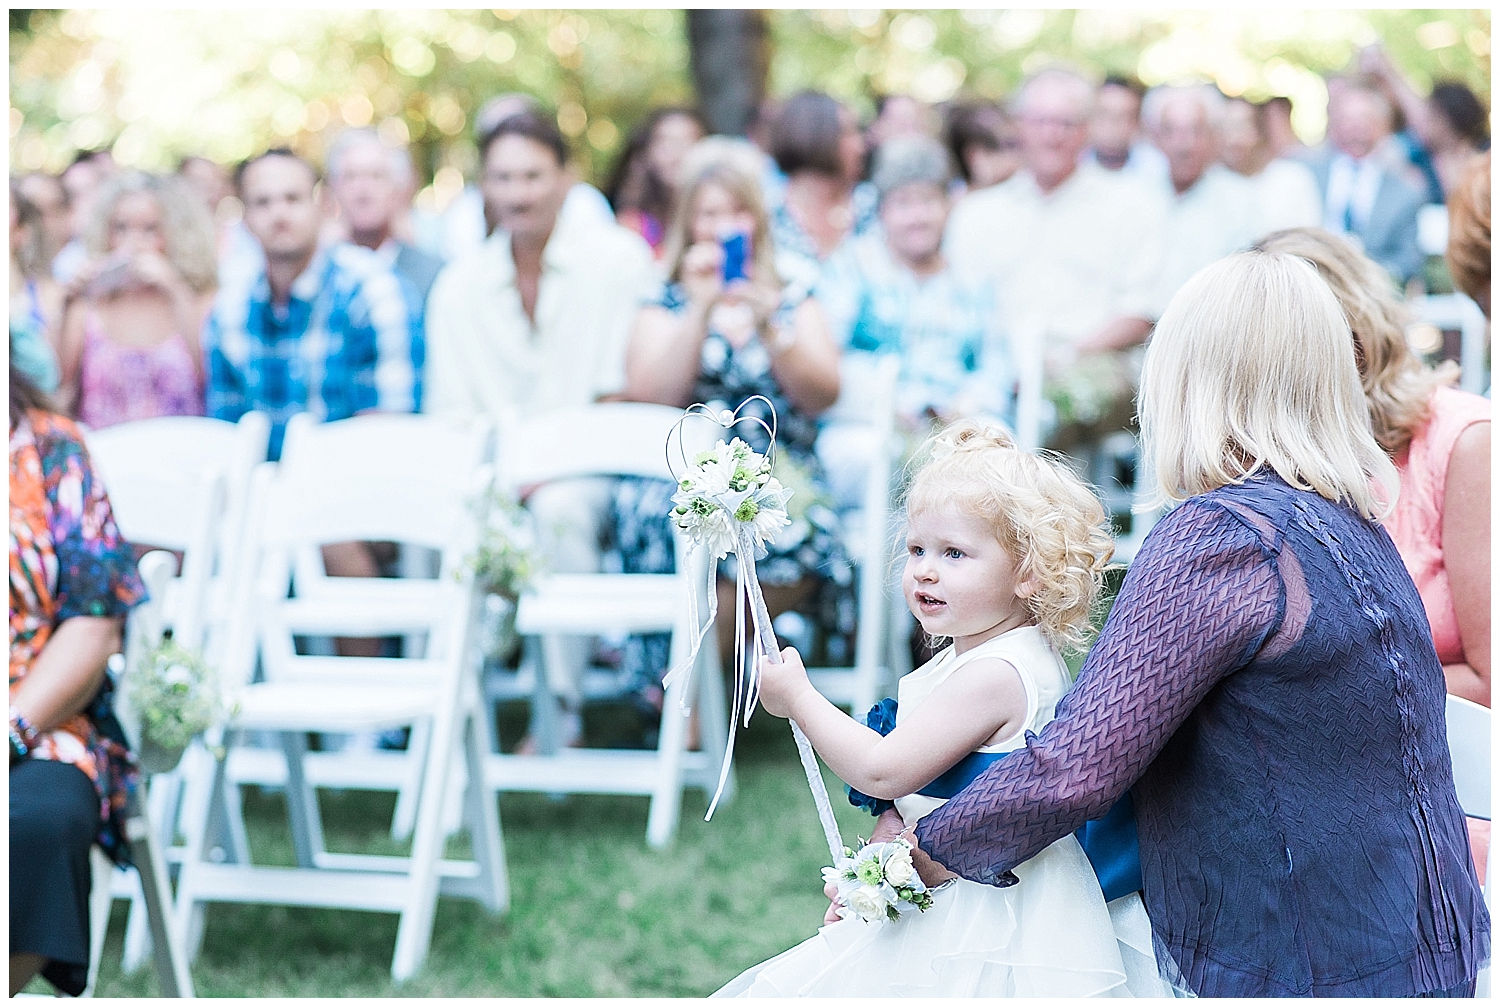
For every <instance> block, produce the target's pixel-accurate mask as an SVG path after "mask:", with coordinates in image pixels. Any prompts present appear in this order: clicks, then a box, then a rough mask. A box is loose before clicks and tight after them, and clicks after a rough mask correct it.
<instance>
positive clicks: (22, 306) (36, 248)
mask: <svg viewBox="0 0 1500 1007" xmlns="http://www.w3.org/2000/svg"><path fill="white" fill-rule="evenodd" d="M42 240H43V234H42V214H41V211H40V210H38V209H37V207H36V204H34V203H32V202H31V200H29V199H27V198H26V197H25V196H24V195H22V194H21V190H20V186H18V185H17V184H16V181H15V180H14V179H12V180H11V183H10V359H11V362H12V363H14V364H15V365H16V366H17V367H19V368H20V369H21V370H23V371H25V372H26V373H27V375H29V376H30V378H31V380H32V382H33V383H34V384H36V385H37V386H38V387H39V388H41V389H42V390H43V391H44V392H47V393H48V394H51V393H52V392H54V391H56V390H57V381H58V368H57V352H56V351H55V350H54V349H53V340H52V333H51V330H52V328H53V326H55V325H56V324H57V320H58V318H59V317H60V316H61V314H62V290H61V289H60V288H59V287H58V285H57V284H56V283H55V282H54V281H53V279H52V276H51V275H50V273H48V272H46V271H45V270H44V269H43V268H42V265H41V262H42Z"/></svg>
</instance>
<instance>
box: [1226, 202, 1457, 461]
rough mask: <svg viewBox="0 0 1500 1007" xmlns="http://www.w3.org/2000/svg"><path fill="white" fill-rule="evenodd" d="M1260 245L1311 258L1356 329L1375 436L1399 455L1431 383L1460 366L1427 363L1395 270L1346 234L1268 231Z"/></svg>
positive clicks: (1428, 404)
mask: <svg viewBox="0 0 1500 1007" xmlns="http://www.w3.org/2000/svg"><path fill="white" fill-rule="evenodd" d="M1255 248H1256V249H1257V250H1258V251H1262V252H1284V253H1285V254H1287V255H1295V256H1297V257H1298V258H1301V259H1306V260H1307V261H1308V262H1311V263H1312V264H1313V268H1315V269H1316V270H1317V271H1318V275H1319V276H1321V277H1322V278H1323V282H1324V283H1327V284H1328V288H1329V289H1330V290H1332V291H1333V296H1334V297H1337V298H1338V299H1339V304H1340V306H1342V308H1343V309H1344V319H1345V320H1346V321H1347V322H1348V323H1349V328H1350V329H1351V330H1352V331H1353V333H1354V343H1355V363H1356V364H1357V365H1358V366H1359V375H1360V383H1361V384H1362V385H1363V386H1364V390H1365V398H1366V399H1367V400H1368V401H1369V404H1370V425H1371V427H1372V428H1373V429H1374V431H1375V440H1377V441H1379V442H1380V446H1381V447H1383V448H1385V450H1386V453H1387V454H1389V455H1392V456H1394V455H1396V454H1399V453H1400V451H1401V449H1402V448H1404V447H1406V445H1407V444H1408V443H1410V442H1411V438H1412V435H1413V434H1414V433H1416V431H1417V430H1418V428H1420V427H1421V426H1422V424H1423V423H1425V422H1426V421H1427V417H1428V415H1429V413H1430V412H1431V409H1432V391H1433V389H1434V388H1436V387H1437V386H1438V385H1439V384H1451V383H1452V381H1453V380H1454V379H1455V378H1457V377H1458V366H1457V365H1456V364H1454V363H1452V362H1451V361H1449V362H1447V363H1445V364H1444V365H1443V366H1442V367H1440V368H1438V369H1437V370H1435V371H1434V370H1432V369H1430V368H1427V367H1424V366H1423V365H1422V361H1421V359H1420V358H1419V357H1418V356H1417V355H1416V354H1415V353H1413V352H1412V351H1411V347H1410V345H1409V344H1408V343H1407V341H1406V327H1407V325H1408V323H1409V322H1410V321H1411V319H1410V316H1409V315H1408V314H1407V311H1406V308H1405V306H1404V305H1402V303H1401V302H1400V301H1398V300H1397V299H1396V292H1395V290H1394V289H1393V288H1392V286H1391V279H1390V276H1389V275H1388V274H1387V273H1386V271H1385V270H1384V269H1383V268H1382V267H1381V266H1380V264H1379V263H1377V262H1375V261H1374V260H1373V259H1370V258H1368V257H1366V256H1365V255H1364V254H1363V253H1361V252H1360V251H1359V249H1357V248H1355V247H1354V245H1353V244H1352V243H1351V242H1350V241H1348V240H1347V239H1345V238H1342V237H1340V236H1338V235H1336V234H1330V233H1329V232H1327V231H1321V230H1318V229H1316V228H1311V227H1295V228H1292V229H1291V230H1287V231H1276V232H1275V233H1273V234H1268V235H1266V236H1265V237H1264V238H1262V239H1261V240H1260V241H1259V242H1257V243H1256V245H1255Z"/></svg>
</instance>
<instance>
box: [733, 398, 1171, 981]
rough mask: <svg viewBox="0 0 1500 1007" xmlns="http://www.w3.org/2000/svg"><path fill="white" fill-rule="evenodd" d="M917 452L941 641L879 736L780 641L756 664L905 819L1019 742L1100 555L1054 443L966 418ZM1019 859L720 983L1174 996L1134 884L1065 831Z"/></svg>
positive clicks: (1064, 683)
mask: <svg viewBox="0 0 1500 1007" xmlns="http://www.w3.org/2000/svg"><path fill="white" fill-rule="evenodd" d="M923 453H924V454H926V455H927V458H926V460H925V462H924V463H923V464H922V466H921V468H920V470H919V471H918V472H917V475H916V477H915V479H914V481H913V483H912V486H911V489H910V491H909V492H908V494H907V498H906V519H907V526H906V568H905V571H904V574H903V576H902V587H903V590H904V592H905V595H906V603H907V605H908V606H909V607H910V608H911V611H912V613H913V614H914V615H915V616H916V618H917V620H918V621H919V622H920V623H921V625H922V628H923V630H925V631H926V632H927V633H928V634H929V635H931V636H933V637H940V638H946V639H948V640H951V644H950V645H949V646H948V647H947V648H946V649H944V650H943V651H941V652H940V653H939V654H938V655H937V656H936V657H934V658H933V659H932V660H931V661H929V662H927V664H925V665H923V666H922V667H920V668H918V669H917V670H916V671H914V672H912V673H911V674H909V675H907V676H906V677H905V678H903V679H902V680H901V683H900V686H899V689H898V693H899V695H898V704H897V706H896V709H895V715H894V718H893V719H894V727H893V729H890V730H889V733H888V734H884V735H882V733H880V732H879V731H877V730H876V729H874V727H873V726H872V727H867V726H865V725H863V724H860V723H858V722H856V721H855V720H853V719H851V718H850V717H848V716H846V715H845V714H844V713H842V712H841V711H840V710H838V709H837V708H835V707H834V706H833V705H832V704H831V703H829V702H828V701H827V700H826V699H824V698H823V697H822V696H821V695H819V694H818V692H817V690H816V689H814V688H813V687H812V685H811V684H810V683H809V681H808V678H807V673H806V671H805V670H804V668H803V665H802V660H801V657H800V656H799V655H798V654H797V652H796V651H795V650H794V649H792V648H787V649H786V650H785V651H783V661H784V663H782V664H773V663H771V662H769V661H767V662H766V663H764V664H763V665H762V675H763V678H762V680H761V693H760V700H761V704H762V705H763V706H764V707H765V708H766V710H767V712H769V713H772V714H774V715H775V716H778V717H790V718H792V719H794V720H795V721H796V722H797V723H798V724H799V725H801V727H802V729H803V730H804V731H805V732H806V733H807V736H808V738H809V739H810V740H811V741H812V744H813V747H814V748H816V749H817V751H818V753H819V754H820V755H821V756H822V757H823V759H824V761H826V762H827V763H828V765H829V766H830V767H831V768H832V769H833V770H834V772H836V773H837V774H838V775H839V776H840V777H841V778H842V779H843V780H844V781H845V782H847V783H848V784H849V785H850V787H851V788H852V789H854V790H857V791H862V792H863V794H851V798H862V797H863V795H865V794H867V795H870V797H872V798H874V799H875V801H876V803H878V802H880V801H887V802H894V805H895V808H896V810H897V811H898V812H899V813H900V815H901V816H902V818H903V820H904V821H905V824H906V825H907V826H908V827H911V826H914V825H915V824H916V822H917V820H918V819H920V818H921V817H922V816H923V815H925V814H927V813H928V812H930V811H932V810H933V809H935V808H937V807H939V806H941V805H942V804H943V803H944V800H945V798H944V796H941V795H938V796H930V795H929V794H930V792H931V791H933V790H935V789H936V790H939V791H941V787H940V786H939V784H941V783H942V781H943V780H944V779H947V778H948V777H950V776H952V775H954V774H959V775H962V771H963V769H964V765H965V762H966V760H967V761H978V762H983V763H985V764H987V763H988V762H990V761H993V760H994V759H996V758H999V757H1001V756H1003V755H1004V754H1005V753H1008V752H1010V751H1012V750H1014V749H1018V748H1024V747H1025V745H1026V744H1027V737H1028V735H1030V734H1032V733H1033V732H1037V731H1040V730H1041V729H1042V725H1044V724H1045V723H1047V721H1049V720H1051V719H1052V716H1053V710H1054V708H1055V707H1056V705H1057V702H1058V700H1060V699H1061V698H1062V697H1063V694H1064V693H1066V692H1067V691H1068V687H1069V685H1070V684H1071V676H1070V675H1069V673H1068V668H1067V665H1066V664H1065V663H1064V662H1063V658H1062V656H1061V652H1062V651H1064V650H1072V649H1077V648H1079V647H1081V646H1082V645H1083V644H1084V643H1085V642H1086V640H1087V637H1088V633H1089V630H1090V616H1091V615H1092V614H1093V612H1094V608H1095V605H1096V603H1097V601H1098V598H1099V589H1100V586H1101V581H1102V575H1103V571H1104V567H1105V564H1106V563H1107V562H1108V561H1109V558H1110V556H1111V555H1112V553H1113V543H1112V541H1111V538H1110V535H1109V531H1108V526H1107V524H1106V518H1105V513H1104V509H1103V507H1102V506H1101V505H1100V503H1099V501H1098V500H1097V499H1096V498H1095V496H1094V494H1093V493H1092V492H1090V490H1089V489H1088V487H1087V486H1085V485H1084V484H1083V483H1082V482H1081V481H1080V480H1079V479H1078V477H1077V476H1076V475H1074V474H1073V472H1072V470H1071V469H1069V468H1068V467H1067V465H1066V464H1064V463H1063V462H1062V461H1060V460H1058V459H1055V458H1052V457H1046V456H1041V455H1035V454H1030V453H1027V452H1025V451H1022V450H1021V449H1020V448H1018V447H1017V446H1016V444H1015V441H1014V440H1013V439H1012V438H1011V436H1010V434H1009V433H1008V432H1006V430H1005V429H1004V428H1003V427H1000V426H998V425H996V424H993V423H988V422H985V421H979V420H966V421H963V422H960V423H957V424H955V425H953V426H951V427H949V428H948V429H946V430H945V431H943V432H942V433H940V434H938V435H937V436H936V437H935V438H933V439H932V440H931V441H929V443H928V445H927V446H926V448H925V449H924V452H923ZM888 702H889V701H888ZM876 719H878V715H877V711H872V717H871V720H872V721H874V720H876ZM888 719H889V718H888ZM879 726H881V727H888V728H889V727H890V725H889V724H881V725H879ZM942 793H943V794H946V796H952V795H951V793H947V792H946V791H942ZM1016 875H1017V877H1019V879H1020V883H1019V884H1016V885H1013V886H1011V887H1008V888H998V887H994V886H991V885H983V884H977V883H975V882H972V881H966V880H962V879H957V878H955V879H953V880H952V881H951V883H945V884H944V885H943V886H942V887H941V888H939V889H937V890H936V891H935V892H934V895H933V899H934V901H933V905H932V907H931V908H930V909H928V910H926V911H925V912H922V913H910V914H907V915H905V916H903V917H902V918H901V919H900V920H897V921H893V922H889V923H881V924H869V923H865V922H864V921H863V920H861V919H860V918H858V917H857V916H855V915H849V916H848V918H846V919H843V920H841V921H840V922H837V923H832V924H830V925H828V926H825V927H824V928H822V929H821V930H820V931H819V932H818V934H817V935H816V936H814V937H812V938H810V939H809V940H807V941H804V942H803V943H802V944H799V945H798V946H796V947H794V948H792V949H791V950H790V951H787V952H785V953H783V954H781V955H778V956H777V957H775V958H772V959H771V960H770V961H767V962H764V963H762V964H761V965H758V966H755V967H754V968H752V969H750V970H749V971H747V972H745V973H743V974H742V975H740V976H739V977H738V978H736V979H735V980H733V981H732V982H730V983H729V985H727V986H726V987H724V989H722V990H720V991H719V994H718V995H720V996H971V997H972V996H1065V997H1073V996H1098V995H1109V996H1122V995H1123V996H1132V995H1136V996H1144V995H1158V996H1159V995H1169V994H1170V990H1169V989H1168V988H1167V987H1166V986H1165V985H1164V984H1163V983H1162V982H1161V980H1160V979H1159V978H1158V977H1157V972H1156V968H1155V963H1154V960H1153V957H1152V945H1151V936H1150V923H1149V921H1148V919H1147V917H1146V914H1145V910H1144V908H1143V906H1142V905H1141V903H1140V899H1139V897H1138V896H1136V895H1131V896H1129V898H1128V899H1126V898H1122V899H1120V900H1118V901H1117V902H1115V903H1112V904H1110V905H1108V906H1106V903H1105V898H1104V894H1103V891H1102V890H1101V888H1100V883H1099V881H1098V880H1097V878H1096V876H1095V872H1094V870H1093V869H1092V868H1091V867H1090V863H1089V860H1088V859H1087V858H1086V857H1085V855H1084V852H1083V849H1082V848H1081V847H1080V846H1079V843H1078V840H1077V839H1076V838H1075V837H1074V836H1073V835H1068V836H1065V837H1064V838H1062V839H1060V840H1058V841H1057V842H1055V843H1053V844H1052V845H1050V846H1049V847H1047V848H1046V849H1044V850H1043V851H1042V852H1041V853H1039V854H1038V855H1037V856H1035V857H1033V858H1032V859H1031V860H1029V861H1027V862H1026V863H1025V864H1022V865H1021V866H1020V867H1018V868H1017V869H1016Z"/></svg>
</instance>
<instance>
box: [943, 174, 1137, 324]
mask: <svg viewBox="0 0 1500 1007" xmlns="http://www.w3.org/2000/svg"><path fill="white" fill-rule="evenodd" d="M1164 202H1165V201H1164V200H1163V199H1162V198H1161V195H1160V193H1159V192H1156V191H1153V190H1152V189H1151V188H1149V187H1147V186H1145V185H1142V184H1139V183H1136V182H1133V181H1130V180H1128V179H1121V178H1118V177H1115V176H1111V175H1110V174H1109V173H1107V172H1105V171H1104V170H1103V169H1102V168H1100V167H1098V166H1097V165H1093V164H1085V165H1081V166H1080V167H1079V168H1078V169H1077V170H1076V171H1075V172H1074V173H1073V174H1072V175H1070V176H1069V177H1068V179H1067V181H1065V182H1063V184H1062V185H1060V186H1058V187H1057V188H1056V189H1054V190H1053V191H1052V192H1050V193H1043V192H1042V191H1041V189H1040V188H1038V186H1037V184H1036V181H1035V179H1033V178H1032V176H1031V174H1030V172H1021V173H1018V174H1017V175H1016V176H1015V177H1013V178H1011V179H1009V180H1008V181H1005V182H1002V183H1001V184H1000V185H996V186H992V187H991V188H988V189H981V190H980V191H978V192H975V193H971V194H970V195H968V196H966V197H964V199H963V201H962V202H960V203H959V204H958V206H957V207H955V208H954V211H953V215H952V217H951V218H950V219H949V222H948V232H947V235H946V239H945V242H944V247H945V250H946V252H947V254H948V257H949V259H950V261H951V262H952V263H953V265H954V266H955V267H957V268H960V269H966V270H974V271H977V272H979V273H980V274H982V275H989V276H991V277H993V278H994V280H995V283H996V301H997V303H998V304H999V305H1000V309H1001V310H1002V311H1004V312H1005V313H1006V328H1008V329H1010V330H1011V331H1012V332H1015V333H1017V334H1018V335H1023V336H1024V335H1025V334H1035V335H1039V336H1041V337H1042V338H1043V339H1044V341H1045V344H1046V345H1049V346H1052V347H1057V346H1060V345H1072V344H1073V343H1076V342H1078V341H1079V340H1081V339H1084V338H1086V337H1088V336H1090V335H1092V334H1093V333H1095V332H1097V331H1098V330H1099V329H1100V328H1102V327H1103V326H1104V325H1105V324H1106V323H1108V322H1110V321H1111V320H1113V319H1115V318H1120V317H1138V318H1150V317H1153V311H1154V295H1155V287H1156V283H1157V273H1158V271H1159V269H1160V264H1161V255H1162V226H1163V216H1164V213H1165V206H1164Z"/></svg>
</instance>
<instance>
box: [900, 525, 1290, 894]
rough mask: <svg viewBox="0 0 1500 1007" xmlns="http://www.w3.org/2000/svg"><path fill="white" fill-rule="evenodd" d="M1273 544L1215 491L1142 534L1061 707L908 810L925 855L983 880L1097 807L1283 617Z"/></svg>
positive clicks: (1009, 880)
mask: <svg viewBox="0 0 1500 1007" xmlns="http://www.w3.org/2000/svg"><path fill="white" fill-rule="evenodd" d="M1283 592H1284V588H1283V585H1282V581H1281V577H1280V574H1279V573H1278V571H1277V567H1276V561H1275V553H1274V550H1273V547H1272V546H1270V545H1268V544H1266V543H1265V541H1263V539H1262V536H1261V534H1260V533H1259V532H1258V531H1257V530H1256V529H1255V528H1254V527H1253V526H1251V525H1250V524H1249V523H1248V522H1247V521H1245V520H1244V519H1242V518H1241V517H1239V516H1238V515H1236V514H1235V513H1234V512H1233V511H1230V510H1229V509H1227V508H1225V507H1224V506H1222V505H1221V504H1219V503H1217V502H1216V501H1212V500H1206V499H1203V498H1197V499H1194V500H1189V501H1188V502H1187V503H1185V504H1183V505H1182V506H1181V507H1178V508H1177V509H1176V510H1175V511H1173V512H1172V513H1171V514H1169V515H1168V516H1167V517H1165V518H1164V519H1163V520H1162V521H1161V523H1160V524H1158V525H1157V527H1156V528H1155V529H1153V530H1152V533H1151V536H1150V537H1149V538H1148V539H1147V540H1146V542H1145V543H1144V544H1143V546H1142V548H1141V551H1140V553H1139V554H1138V555H1137V557H1136V559H1135V562H1134V563H1132V564H1131V567H1130V573H1129V575H1128V576H1127V577H1126V579H1125V583H1124V585H1123V586H1122V588H1121V590H1120V594H1119V597H1118V598H1117V599H1116V601H1115V605H1114V608H1113V610H1112V611H1111V612H1110V615H1109V619H1108V621H1107V622H1106V623H1105V626H1104V630H1103V632H1102V633H1101V634H1100V636H1099V639H1098V641H1097V642H1096V643H1095V645H1094V648H1093V650H1092V651H1091V652H1090V653H1089V656H1088V660H1087V661H1086V662H1085V663H1084V666H1083V670H1082V671H1081V672H1080V673H1079V676H1078V681H1077V682H1076V683H1075V685H1074V686H1073V688H1072V690H1071V691H1070V692H1069V693H1068V694H1067V695H1066V696H1065V697H1064V698H1063V699H1062V701H1061V702H1059V703H1058V704H1057V715H1056V717H1055V718H1054V719H1053V720H1052V721H1051V722H1049V723H1048V724H1047V725H1046V726H1045V727H1044V728H1043V729H1042V731H1041V733H1040V734H1039V735H1036V734H1030V733H1028V734H1027V736H1026V747H1025V748H1022V749H1020V750H1018V751H1016V752H1013V753H1012V754H1011V755H1010V756H1008V757H1007V758H1004V759H1001V760H1000V761H999V762H997V763H996V764H995V765H994V766H992V767H990V769H988V770H987V771H986V772H985V773H984V774H983V775H981V776H980V777H979V778H978V779H976V780H975V781H974V782H973V783H971V784H970V785H969V786H968V787H966V788H965V789H964V790H963V792H962V793H960V794H959V795H958V796H957V797H955V798H954V799H953V800H951V801H949V802H948V803H947V804H945V805H943V806H942V807H940V808H938V809H937V810H936V811H933V812H932V813H931V814H929V815H927V816H926V817H924V818H923V819H922V820H921V821H920V822H919V823H918V824H917V830H916V834H917V839H918V841H919V843H920V845H921V847H922V849H923V850H925V851H926V852H927V853H928V855H930V856H931V857H932V858H933V859H934V860H936V861H937V862H938V863H941V864H943V865H944V866H946V867H947V868H948V869H949V870H952V871H956V872H957V873H958V874H960V875H961V876H963V877H965V878H968V879H970V880H972V881H978V882H981V883H983V884H992V885H997V886H999V887H1005V886H1008V885H1012V884H1015V883H1016V877H1015V875H1014V874H1012V873H1011V868H1013V867H1015V866H1016V865H1017V864H1020V863H1024V862H1025V861H1027V860H1029V859H1030V858H1031V857H1034V856H1036V854H1038V853H1040V852H1041V851H1042V850H1043V849H1045V848H1046V847H1047V846H1049V845H1050V844H1052V843H1053V842H1056V841H1057V840H1058V839H1061V838H1062V837H1063V836H1065V835H1067V834H1068V833H1070V832H1072V831H1073V830H1075V829H1077V828H1079V827H1080V826H1081V825H1083V823H1084V822H1086V821H1089V820H1091V819H1095V818H1098V817H1099V816H1100V815H1102V814H1103V813H1104V812H1105V811H1106V810H1108V808H1109V807H1110V805H1111V804H1113V803H1114V802H1115V801H1116V800H1117V799H1118V798H1119V797H1120V795H1121V794H1123V793H1124V792H1125V790H1126V789H1128V788H1129V787H1131V786H1132V785H1133V784H1134V783H1135V781H1136V780H1138V779H1139V778H1140V777H1141V775H1142V774H1143V773H1144V772H1145V770H1146V767H1147V766H1148V765H1149V764H1150V763H1151V761H1152V759H1154V758H1155V757H1156V755H1157V753H1158V752H1160V751H1161V749H1162V747H1163V746H1164V745H1165V744H1166V742H1167V740H1168V739H1169V738H1170V737H1171V736H1172V734H1173V732H1175V731H1176V730H1177V728H1178V727H1179V726H1180V725H1181V724H1182V722H1183V721H1184V720H1185V719H1186V718H1187V717H1188V716H1189V714H1191V713H1192V711H1193V709H1194V708H1195V707H1196V706H1197V705H1198V704H1199V703H1200V702H1201V701H1202V700H1203V699H1204V697H1205V696H1207V695H1208V693H1209V691H1210V690H1211V689H1212V688H1213V687H1214V685H1215V684H1216V683H1218V682H1219V681H1220V680H1221V679H1222V678H1224V677H1225V676H1226V675H1228V674H1230V673H1231V672H1233V671H1235V670H1236V669H1237V668H1240V667H1242V666H1243V665H1245V664H1246V663H1248V661H1249V660H1250V659H1251V657H1253V656H1254V654H1255V653H1256V652H1257V651H1258V650H1259V649H1260V646H1261V644H1262V643H1263V642H1264V641H1265V640H1266V639H1267V638H1268V637H1269V636H1270V635H1271V634H1272V633H1273V632H1274V631H1275V629H1276V628H1277V626H1278V625H1279V622H1280V619H1281V615H1282V612H1283V610H1284V608H1285V599H1284V593H1283Z"/></svg>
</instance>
